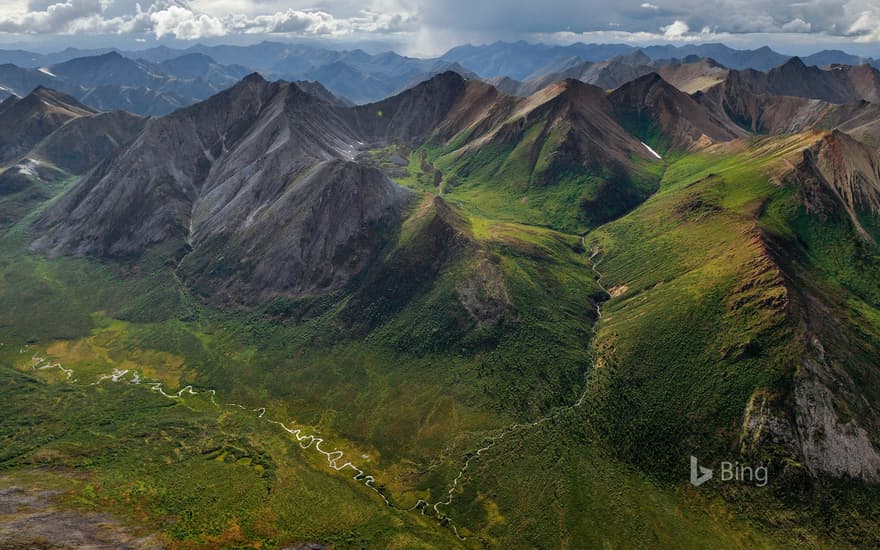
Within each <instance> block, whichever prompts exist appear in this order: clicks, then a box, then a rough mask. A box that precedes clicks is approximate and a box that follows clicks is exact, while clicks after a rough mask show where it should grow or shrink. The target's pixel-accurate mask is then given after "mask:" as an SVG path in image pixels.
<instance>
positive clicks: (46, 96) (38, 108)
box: [0, 87, 97, 165]
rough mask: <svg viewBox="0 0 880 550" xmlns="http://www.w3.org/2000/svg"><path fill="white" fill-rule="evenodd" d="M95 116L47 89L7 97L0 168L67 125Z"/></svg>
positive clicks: (0, 125) (0, 122)
mask: <svg viewBox="0 0 880 550" xmlns="http://www.w3.org/2000/svg"><path fill="white" fill-rule="evenodd" d="M96 113H97V111H95V110H93V109H90V108H89V107H86V106H85V105H83V104H81V103H80V102H78V101H77V100H75V99H74V98H72V97H70V96H68V95H66V94H62V93H61V92H56V91H54V90H50V89H48V88H42V87H39V88H36V89H35V90H34V91H33V92H31V93H30V94H28V95H26V96H25V97H22V98H17V97H9V98H7V99H6V100H5V101H3V103H2V104H0V165H2V164H5V163H7V162H9V161H11V160H17V159H18V158H19V157H21V156H22V155H24V154H25V153H27V152H28V151H30V150H31V148H33V147H34V145H36V144H37V143H39V142H40V141H41V140H42V139H44V138H45V137H46V136H48V135H49V134H51V133H52V132H54V131H55V130H57V129H58V128H60V127H61V126H63V125H64V124H66V123H67V122H69V121H71V120H73V119H75V118H79V117H83V116H91V115H94V114H96Z"/></svg>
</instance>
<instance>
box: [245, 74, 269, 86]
mask: <svg viewBox="0 0 880 550" xmlns="http://www.w3.org/2000/svg"><path fill="white" fill-rule="evenodd" d="M241 81H242V82H247V83H250V84H262V83H264V82H266V79H265V78H263V75H261V74H260V73H259V72H256V71H254V72H252V73H251V74H249V75H247V76H246V77H244V78H243V79H241Z"/></svg>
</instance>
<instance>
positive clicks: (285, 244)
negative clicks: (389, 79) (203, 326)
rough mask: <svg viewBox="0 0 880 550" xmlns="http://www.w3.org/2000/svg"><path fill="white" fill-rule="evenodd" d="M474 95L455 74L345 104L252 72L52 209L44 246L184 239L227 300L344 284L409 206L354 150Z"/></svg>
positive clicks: (125, 251)
mask: <svg viewBox="0 0 880 550" xmlns="http://www.w3.org/2000/svg"><path fill="white" fill-rule="evenodd" d="M463 89H464V81H463V80H462V79H461V78H460V77H458V76H457V75H454V74H451V73H449V74H444V75H440V76H438V77H436V78H434V79H432V80H430V81H428V82H425V83H423V84H421V85H419V86H416V87H415V88H413V89H411V90H409V91H408V92H406V93H404V94H400V95H399V96H395V97H394V98H390V99H388V100H385V101H383V102H380V103H377V104H372V105H368V106H363V107H356V108H343V107H340V106H338V105H333V104H331V103H328V102H326V101H324V100H323V99H321V98H318V97H315V96H313V95H311V94H309V93H306V92H304V91H303V90H302V89H301V88H300V87H299V86H297V85H296V84H291V83H285V82H277V83H270V82H267V81H265V80H263V79H262V78H261V77H260V76H258V75H256V74H254V75H251V76H250V77H248V78H246V79H244V80H243V81H242V82H241V83H239V84H238V85H236V86H235V87H233V88H231V89H229V90H227V91H225V92H222V93H220V94H218V95H216V96H214V97H212V98H210V99H209V100H207V101H205V102H202V103H199V104H196V105H194V106H192V107H189V108H186V109H183V110H181V111H178V112H177V113H174V114H172V115H169V116H166V117H163V118H158V119H152V120H150V121H149V122H148V123H147V125H146V128H145V129H144V131H143V132H142V133H141V134H140V135H139V136H138V137H137V139H135V140H134V141H133V142H132V143H131V144H130V145H129V146H127V147H126V148H124V149H122V150H121V151H120V152H119V153H118V154H117V155H116V156H115V157H114V158H112V159H110V160H109V161H107V162H105V163H103V164H101V165H100V166H98V167H97V168H96V169H95V170H93V171H92V172H91V173H90V174H89V175H88V176H87V177H85V178H83V179H82V180H81V181H80V182H79V183H78V184H77V185H76V186H75V187H74V188H73V189H71V190H70V192H68V193H67V194H66V195H65V196H64V197H63V198H62V199H61V200H60V201H59V202H58V203H57V204H56V205H54V206H53V207H52V208H50V209H49V210H47V211H46V212H45V214H44V215H43V216H42V217H41V218H40V219H39V220H38V221H37V222H36V226H37V228H38V229H39V230H40V231H41V232H42V233H43V235H42V236H41V237H40V238H39V239H37V240H36V241H35V242H34V243H33V249H34V250H39V251H42V252H46V253H48V254H49V255H52V256H57V255H65V254H73V255H92V256H100V257H109V258H134V257H137V256H139V255H141V254H142V253H144V252H145V251H146V250H147V249H149V248H150V247H152V246H154V245H159V244H163V246H173V247H175V248H176V251H175V252H174V253H173V254H174V255H176V256H177V257H179V258H183V257H184V256H186V258H185V261H184V262H183V263H182V264H181V267H182V273H183V274H184V275H185V276H186V277H187V278H188V279H189V280H191V281H192V283H193V284H194V285H195V286H196V287H198V288H199V289H200V290H201V291H202V292H203V293H204V294H206V295H210V296H212V297H214V298H215V299H216V300H218V301H222V302H240V303H255V302H261V301H265V300H266V299H268V298H269V297H271V296H274V295H278V294H284V295H289V296H300V295H304V294H309V293H313V292H319V291H327V290H331V289H334V288H338V287H339V286H341V285H343V284H345V283H346V282H347V281H348V280H349V279H350V278H351V277H352V276H353V275H354V274H355V273H357V272H358V271H359V270H360V269H362V268H363V267H364V265H366V262H367V261H368V260H369V259H370V258H372V255H373V254H374V253H375V250H376V248H377V246H378V245H379V242H380V240H381V235H382V231H383V229H388V230H392V229H393V227H394V225H395V223H396V222H397V221H399V217H400V215H401V213H402V211H403V209H404V207H405V206H406V205H407V203H408V201H409V194H408V193H407V192H406V191H404V190H403V189H402V188H400V187H399V186H397V185H396V184H394V183H392V182H391V181H390V180H388V179H387V177H385V176H384V175H383V174H382V173H380V172H379V171H378V170H376V169H373V168H367V167H363V166H360V165H358V164H355V163H353V162H351V161H352V159H353V158H354V156H355V153H356V151H357V150H358V149H359V148H361V147H367V146H379V145H382V144H384V143H388V142H390V141H394V142H407V141H410V140H415V139H418V138H420V137H424V135H425V134H427V133H428V132H430V131H431V130H432V129H433V128H434V127H435V126H436V125H437V124H438V123H439V122H440V121H441V120H442V119H443V118H444V117H445V115H446V111H447V110H448V109H449V108H450V107H451V105H452V104H453V103H454V101H455V99H456V98H457V95H458V94H460V93H461V92H462V91H463ZM173 243H177V244H176V245H174V244H173ZM291 244H294V246H291ZM227 275H229V277H227Z"/></svg>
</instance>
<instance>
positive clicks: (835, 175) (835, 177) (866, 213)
mask: <svg viewBox="0 0 880 550" xmlns="http://www.w3.org/2000/svg"><path fill="white" fill-rule="evenodd" d="M795 179H796V180H797V181H798V182H799V183H800V184H801V188H800V191H801V195H802V199H803V202H804V205H805V206H806V208H807V210H808V211H809V212H812V213H814V214H816V215H820V216H835V215H836V213H838V212H840V211H841V210H842V211H843V212H845V213H846V215H847V216H848V217H849V219H850V222H851V223H852V224H853V226H854V227H855V228H856V230H857V231H858V233H859V234H860V235H861V236H862V237H864V238H865V239H866V240H869V241H873V240H874V239H873V237H872V236H871V235H870V234H869V232H868V231H867V230H866V229H865V228H864V227H863V225H862V220H864V219H865V217H868V218H873V219H874V220H875V221H878V220H880V157H878V155H877V154H876V153H875V152H874V151H873V150H871V149H870V148H868V147H867V146H866V145H864V144H862V143H860V142H859V141H856V140H855V139H854V138H852V137H851V136H849V135H847V134H846V133H844V132H841V131H839V130H833V131H831V132H827V133H826V134H825V135H824V136H823V137H822V139H820V140H819V141H818V142H817V143H816V144H815V145H813V146H812V147H810V148H808V149H806V150H805V151H804V154H803V160H802V162H801V163H800V165H798V167H797V168H796V171H795Z"/></svg>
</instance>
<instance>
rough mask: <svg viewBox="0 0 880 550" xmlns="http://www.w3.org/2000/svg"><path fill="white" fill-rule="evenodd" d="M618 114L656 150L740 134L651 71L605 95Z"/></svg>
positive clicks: (686, 147) (692, 145)
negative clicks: (652, 135) (658, 135)
mask: <svg viewBox="0 0 880 550" xmlns="http://www.w3.org/2000/svg"><path fill="white" fill-rule="evenodd" d="M608 99H609V101H610V102H611V103H612V105H614V110H615V113H616V114H617V116H618V117H619V118H620V119H621V120H622V121H623V124H624V126H625V127H627V128H629V129H630V131H632V132H633V133H634V134H635V135H637V136H639V137H640V138H641V139H642V140H643V141H646V142H648V141H652V139H651V134H652V133H654V132H656V131H659V133H660V137H659V138H654V139H653V143H652V147H654V148H655V149H657V150H660V151H665V150H669V149H673V150H680V151H681V150H690V149H694V148H696V147H704V146H707V145H711V144H712V143H716V142H719V141H729V140H732V139H736V138H737V137H740V135H741V133H740V132H737V131H736V130H735V129H734V128H732V125H729V124H726V123H725V122H724V121H723V120H721V119H719V118H717V117H716V116H714V115H713V114H712V113H710V112H709V111H708V110H707V109H706V108H705V107H703V106H702V105H700V104H699V103H697V102H696V101H695V100H694V99H693V98H692V97H690V96H689V95H687V94H686V93H684V92H682V91H681V90H679V89H678V88H676V87H675V86H673V85H672V84H669V83H668V82H666V81H665V80H663V78H662V77H661V76H660V75H658V74H657V73H650V74H647V75H645V76H642V77H640V78H637V79H635V80H633V81H631V82H629V83H627V84H624V85H623V86H621V87H620V88H618V89H617V90H615V91H614V92H612V93H611V94H610V95H609V96H608Z"/></svg>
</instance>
